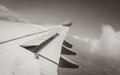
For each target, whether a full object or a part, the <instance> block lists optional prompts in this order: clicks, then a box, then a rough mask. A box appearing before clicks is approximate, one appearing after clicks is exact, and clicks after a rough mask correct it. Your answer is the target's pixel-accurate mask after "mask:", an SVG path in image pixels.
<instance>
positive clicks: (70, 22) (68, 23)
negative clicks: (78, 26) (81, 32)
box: [62, 20, 73, 27]
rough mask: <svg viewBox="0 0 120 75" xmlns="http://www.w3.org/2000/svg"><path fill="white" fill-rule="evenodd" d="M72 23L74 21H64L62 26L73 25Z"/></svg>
mask: <svg viewBox="0 0 120 75" xmlns="http://www.w3.org/2000/svg"><path fill="white" fill-rule="evenodd" d="M72 23H73V21H71V20H69V21H67V22H65V23H63V24H62V26H66V27H71V25H72Z"/></svg>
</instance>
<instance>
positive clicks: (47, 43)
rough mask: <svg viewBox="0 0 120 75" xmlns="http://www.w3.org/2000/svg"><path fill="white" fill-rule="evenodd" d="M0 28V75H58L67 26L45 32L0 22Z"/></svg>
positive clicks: (49, 28) (35, 27)
mask: <svg viewBox="0 0 120 75" xmlns="http://www.w3.org/2000/svg"><path fill="white" fill-rule="evenodd" d="M0 26H1V27H0V59H1V61H2V62H0V66H1V67H0V74H1V75H28V74H29V75H57V74H58V73H57V69H58V67H59V66H58V65H59V60H60V56H61V47H62V45H63V41H64V39H65V36H66V34H67V32H68V30H69V28H70V26H71V22H68V23H65V24H62V25H59V26H53V27H51V26H50V27H47V28H45V27H44V26H37V25H34V24H23V23H14V22H7V21H0ZM6 64H9V65H6ZM31 65H32V66H31ZM34 68H35V69H34Z"/></svg>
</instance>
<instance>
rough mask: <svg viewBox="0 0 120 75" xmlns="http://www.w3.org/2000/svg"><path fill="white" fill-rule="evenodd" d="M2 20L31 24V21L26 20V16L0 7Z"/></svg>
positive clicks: (0, 18)
mask: <svg viewBox="0 0 120 75" xmlns="http://www.w3.org/2000/svg"><path fill="white" fill-rule="evenodd" d="M0 20H7V21H13V22H23V23H29V21H28V20H27V19H25V17H24V16H22V15H20V14H17V13H15V12H13V11H12V10H10V9H8V8H6V7H5V6H2V5H0Z"/></svg>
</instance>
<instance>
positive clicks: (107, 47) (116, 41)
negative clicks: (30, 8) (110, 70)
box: [72, 25, 120, 59]
mask: <svg viewBox="0 0 120 75" xmlns="http://www.w3.org/2000/svg"><path fill="white" fill-rule="evenodd" d="M72 37H73V38H74V39H76V40H79V42H84V43H86V44H84V45H87V46H86V47H88V48H89V50H88V51H89V53H91V54H97V55H101V56H105V57H109V58H114V59H119V56H120V32H115V31H114V29H113V28H112V27H111V26H110V25H104V26H103V27H102V35H101V37H100V38H99V39H90V38H82V37H79V36H77V35H73V36H72Z"/></svg>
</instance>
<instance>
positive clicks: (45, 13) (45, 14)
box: [0, 0, 120, 75]
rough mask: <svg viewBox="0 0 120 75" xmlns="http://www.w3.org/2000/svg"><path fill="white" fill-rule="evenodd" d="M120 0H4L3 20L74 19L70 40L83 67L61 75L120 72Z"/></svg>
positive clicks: (55, 22) (54, 22) (61, 71)
mask: <svg viewBox="0 0 120 75" xmlns="http://www.w3.org/2000/svg"><path fill="white" fill-rule="evenodd" d="M119 4H120V1H119V0H109V1H107V0H0V20H9V21H16V22H23V23H35V24H39V25H48V24H52V25H59V24H62V23H64V22H65V21H67V20H72V21H73V25H72V27H71V30H70V31H69V33H68V35H67V37H66V40H67V41H69V42H70V43H71V44H73V46H74V47H73V51H75V52H77V56H66V57H68V58H70V59H72V60H73V61H75V62H77V63H78V64H79V66H80V67H79V69H67V68H59V75H66V74H69V75H73V74H74V75H120V59H119V57H120V46H119V45H120V5H119Z"/></svg>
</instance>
